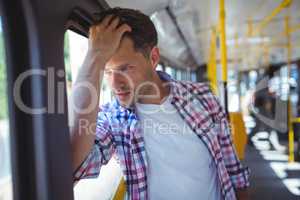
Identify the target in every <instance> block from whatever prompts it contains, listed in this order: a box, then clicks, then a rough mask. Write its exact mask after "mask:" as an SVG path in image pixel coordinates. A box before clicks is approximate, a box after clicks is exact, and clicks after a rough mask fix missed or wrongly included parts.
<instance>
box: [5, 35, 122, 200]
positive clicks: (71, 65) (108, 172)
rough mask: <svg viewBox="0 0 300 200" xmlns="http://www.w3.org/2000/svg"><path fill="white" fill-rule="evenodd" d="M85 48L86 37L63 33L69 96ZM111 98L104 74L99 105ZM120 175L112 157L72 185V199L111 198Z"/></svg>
mask: <svg viewBox="0 0 300 200" xmlns="http://www.w3.org/2000/svg"><path fill="white" fill-rule="evenodd" d="M87 48H88V40H87V38H85V37H83V36H81V35H79V34H77V33H75V32H73V31H70V30H68V31H67V32H66V33H65V41H64V54H65V55H64V58H65V71H66V81H67V94H68V96H70V93H71V89H72V83H73V82H74V81H75V78H76V76H77V72H78V70H79V68H80V66H81V65H82V63H83V60H84V58H85V54H86V53H87ZM111 99H112V94H111V91H110V89H109V87H108V85H107V82H106V80H105V76H104V80H103V82H102V87H101V96H100V105H102V104H104V103H107V102H109V101H111ZM70 114H71V113H69V119H71V118H72V116H70ZM121 177H122V172H121V169H120V167H119V164H118V163H117V161H116V160H115V159H114V158H112V159H111V160H110V161H109V163H108V164H107V165H105V166H103V167H102V168H101V173H100V175H99V177H98V178H95V179H85V180H81V181H79V182H78V184H77V185H76V186H75V187H74V199H75V200H81V199H86V200H94V199H97V200H106V199H111V198H112V197H113V196H114V193H115V191H116V189H117V187H118V184H119V181H120V179H121ZM0 200H1V198H0Z"/></svg>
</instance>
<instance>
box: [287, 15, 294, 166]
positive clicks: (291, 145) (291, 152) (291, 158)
mask: <svg viewBox="0 0 300 200" xmlns="http://www.w3.org/2000/svg"><path fill="white" fill-rule="evenodd" d="M289 30H290V18H289V16H286V17H285V31H286V38H287V64H288V74H287V77H288V79H289V77H290V74H291V58H292V45H291V34H290V32H289ZM288 84H289V83H288ZM291 106H292V105H291V100H290V95H288V129H289V162H294V161H295V158H294V129H293V120H292V117H293V116H292V108H291Z"/></svg>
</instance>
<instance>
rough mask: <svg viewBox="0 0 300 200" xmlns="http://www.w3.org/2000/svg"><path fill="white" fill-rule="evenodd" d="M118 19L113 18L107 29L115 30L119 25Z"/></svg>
mask: <svg viewBox="0 0 300 200" xmlns="http://www.w3.org/2000/svg"><path fill="white" fill-rule="evenodd" d="M119 22H120V19H119V17H115V18H114V19H113V20H112V22H111V23H110V24H109V25H108V27H107V28H109V29H111V30H114V29H116V28H117V26H118V25H119Z"/></svg>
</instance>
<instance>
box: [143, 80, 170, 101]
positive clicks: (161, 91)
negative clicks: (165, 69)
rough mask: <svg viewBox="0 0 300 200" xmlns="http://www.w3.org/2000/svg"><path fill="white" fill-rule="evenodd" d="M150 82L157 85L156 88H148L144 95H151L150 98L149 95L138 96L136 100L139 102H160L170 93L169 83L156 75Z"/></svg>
mask: <svg viewBox="0 0 300 200" xmlns="http://www.w3.org/2000/svg"><path fill="white" fill-rule="evenodd" d="M152 82H153V83H154V84H155V85H156V86H157V88H154V87H151V88H149V90H148V91H147V94H145V96H147V95H152V96H151V97H150V98H149V97H148V98H147V97H145V98H139V100H138V102H139V103H142V104H161V103H162V102H163V101H164V99H165V98H166V97H167V96H168V95H169V94H170V92H171V90H170V86H169V84H166V83H165V82H163V81H162V80H161V79H160V78H159V76H158V75H157V76H155V77H154V80H153V81H152ZM157 89H158V90H157ZM157 93H158V94H157Z"/></svg>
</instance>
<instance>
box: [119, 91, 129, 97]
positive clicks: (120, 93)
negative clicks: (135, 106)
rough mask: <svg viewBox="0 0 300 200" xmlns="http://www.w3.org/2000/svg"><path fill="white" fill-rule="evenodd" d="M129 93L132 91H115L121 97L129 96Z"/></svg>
mask: <svg viewBox="0 0 300 200" xmlns="http://www.w3.org/2000/svg"><path fill="white" fill-rule="evenodd" d="M129 94H130V91H127V92H115V95H116V96H118V97H119V98H124V97H127V96H128V95H129Z"/></svg>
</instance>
